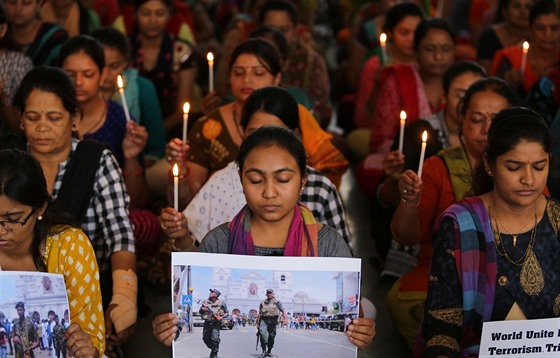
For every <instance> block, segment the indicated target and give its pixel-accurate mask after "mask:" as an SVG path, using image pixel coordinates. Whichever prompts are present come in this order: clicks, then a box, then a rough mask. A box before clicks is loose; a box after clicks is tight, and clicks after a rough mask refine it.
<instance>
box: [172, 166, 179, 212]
mask: <svg viewBox="0 0 560 358" xmlns="http://www.w3.org/2000/svg"><path fill="white" fill-rule="evenodd" d="M173 208H174V209H175V210H177V211H179V166H177V163H175V165H173Z"/></svg>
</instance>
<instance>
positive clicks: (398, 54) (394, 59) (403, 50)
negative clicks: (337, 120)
mask: <svg viewBox="0 0 560 358" xmlns="http://www.w3.org/2000/svg"><path fill="white" fill-rule="evenodd" d="M423 18H424V14H423V12H422V10H421V9H420V8H419V7H418V5H416V4H415V3H403V4H398V5H395V6H394V7H393V8H391V10H389V12H388V13H387V15H386V16H385V24H384V25H383V31H385V33H386V34H387V40H388V41H387V43H386V44H385V52H386V54H387V56H386V57H385V58H384V57H383V56H381V55H382V53H380V52H379V51H378V50H379V49H380V47H376V51H374V53H373V56H371V57H370V58H369V59H368V60H367V61H366V62H365V63H364V66H363V67H356V68H355V69H353V70H354V71H356V72H357V74H356V75H358V74H359V77H358V79H357V80H356V81H357V86H358V88H357V90H356V106H355V110H354V123H355V124H356V127H357V128H368V127H369V125H370V123H371V118H372V116H371V111H372V110H373V108H372V107H373V105H374V103H375V100H374V98H375V96H376V94H375V88H376V87H377V86H378V85H379V82H378V80H379V78H378V77H379V71H380V70H381V68H383V67H384V66H387V65H390V64H401V63H414V62H415V60H416V58H415V57H416V56H415V55H416V54H415V52H414V32H415V31H416V27H417V26H418V24H419V23H420V22H421V21H422V19H423Z"/></svg>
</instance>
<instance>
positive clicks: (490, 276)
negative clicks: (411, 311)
mask: <svg viewBox="0 0 560 358" xmlns="http://www.w3.org/2000/svg"><path fill="white" fill-rule="evenodd" d="M551 143H552V139H551V135H550V132H549V129H548V127H547V125H546V123H545V122H544V121H543V119H542V118H540V116H538V115H537V114H536V113H535V112H532V111H530V110H527V109H525V108H512V109H508V110H503V111H502V112H500V113H499V114H498V115H497V116H496V117H495V118H494V120H493V121H492V125H491V126H490V129H489V131H488V147H487V149H486V152H485V156H484V162H483V163H482V162H479V163H478V170H477V174H478V175H477V177H476V181H475V192H476V193H477V194H478V195H479V196H474V197H470V198H467V199H465V200H463V201H462V202H459V203H457V204H455V205H452V206H451V207H449V208H448V209H447V210H446V211H445V212H444V213H443V214H442V216H441V217H440V218H439V219H438V222H437V224H436V228H437V230H436V232H435V234H434V254H433V257H432V263H431V268H430V277H433V279H430V283H429V291H428V297H427V299H426V304H425V310H424V320H423V322H424V323H423V327H422V328H423V338H424V340H425V342H426V345H425V355H424V357H443V356H445V357H454V356H477V355H478V354H479V345H480V340H481V333H482V325H483V323H484V322H489V321H503V320H527V319H542V318H558V317H559V316H560V312H559V311H558V304H559V302H558V301H559V297H560V276H559V274H558V262H560V239H559V233H558V230H559V227H560V220H559V216H558V212H559V211H560V203H558V202H557V201H555V200H553V199H550V198H548V197H546V196H545V195H544V194H543V192H544V191H545V188H546V180H547V176H548V171H549V164H550V159H551V156H550V153H551V152H550V150H551ZM472 262H477V263H478V264H477V265H476V267H475V268H474V269H473V267H472ZM465 281H468V282H470V283H471V284H472V285H471V286H469V287H468V291H466V290H465V287H464V282H465ZM461 282H463V285H461Z"/></svg>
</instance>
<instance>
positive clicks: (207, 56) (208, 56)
mask: <svg viewBox="0 0 560 358" xmlns="http://www.w3.org/2000/svg"><path fill="white" fill-rule="evenodd" d="M206 59H207V60H208V62H213V61H214V54H213V53H212V52H208V55H206Z"/></svg>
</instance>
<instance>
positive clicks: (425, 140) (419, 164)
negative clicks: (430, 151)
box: [418, 131, 428, 179]
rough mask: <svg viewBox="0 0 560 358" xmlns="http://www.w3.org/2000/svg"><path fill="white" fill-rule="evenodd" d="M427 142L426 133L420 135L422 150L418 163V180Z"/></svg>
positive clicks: (420, 176)
mask: <svg viewBox="0 0 560 358" xmlns="http://www.w3.org/2000/svg"><path fill="white" fill-rule="evenodd" d="M427 141H428V131H424V133H422V150H421V151H420V163H418V179H420V178H422V168H423V167H424V155H426V142H427Z"/></svg>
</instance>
